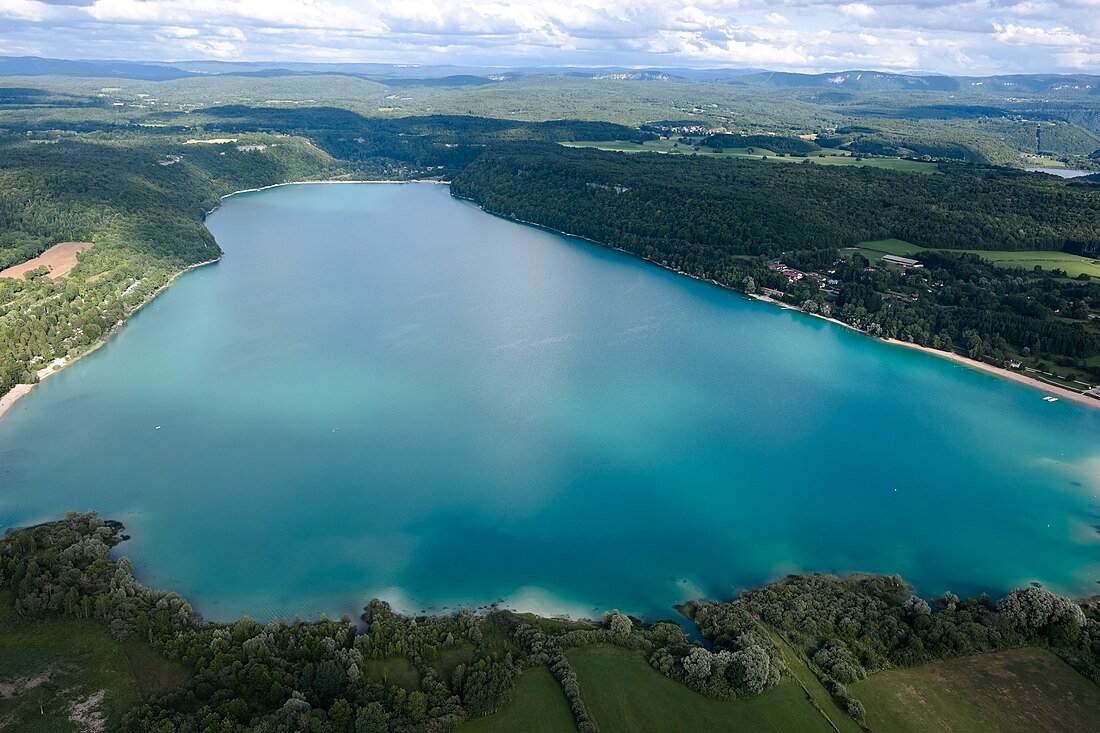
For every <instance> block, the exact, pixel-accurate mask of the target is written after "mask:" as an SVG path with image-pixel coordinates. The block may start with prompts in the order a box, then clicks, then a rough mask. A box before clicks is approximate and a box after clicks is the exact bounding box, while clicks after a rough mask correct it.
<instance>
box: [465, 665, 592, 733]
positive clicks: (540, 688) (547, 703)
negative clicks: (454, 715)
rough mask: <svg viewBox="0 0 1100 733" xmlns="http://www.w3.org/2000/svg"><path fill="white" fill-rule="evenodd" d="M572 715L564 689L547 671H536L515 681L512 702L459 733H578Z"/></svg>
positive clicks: (467, 725)
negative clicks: (562, 689)
mask: <svg viewBox="0 0 1100 733" xmlns="http://www.w3.org/2000/svg"><path fill="white" fill-rule="evenodd" d="M576 730H577V726H576V725H575V724H574V723H573V713H572V712H570V710H569V703H568V702H566V700H565V695H564V694H563V693H562V691H561V686H560V685H559V684H558V681H557V680H556V679H554V675H552V674H551V673H550V670H549V669H548V668H546V667H533V668H531V669H529V670H527V671H526V672H524V673H523V674H521V675H520V676H519V677H517V678H516V692H515V696H514V697H513V698H512V702H510V703H508V705H506V706H505V707H504V709H503V710H501V711H500V712H498V713H496V714H495V715H491V716H489V717H488V718H482V719H481V720H475V721H473V722H470V723H467V724H465V725H463V726H462V727H461V728H459V729H458V733H513V732H515V731H523V733H575V731H576Z"/></svg>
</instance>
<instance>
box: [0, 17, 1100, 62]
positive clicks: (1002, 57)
mask: <svg viewBox="0 0 1100 733" xmlns="http://www.w3.org/2000/svg"><path fill="white" fill-rule="evenodd" d="M1098 9H1100V0H863V2H848V3H845V4H840V5H836V4H833V3H826V2H824V1H823V0H783V2H782V3H781V4H776V3H775V2H774V1H773V0H632V1H631V0H558V1H557V2H546V1H545V0H475V1H473V2H464V1H463V0H401V1H400V2H396V1H395V0H50V2H42V1H41V0H0V27H2V28H3V32H2V33H0V42H2V44H3V45H2V47H0V51H2V50H5V49H12V52H13V53H18V52H20V50H22V49H34V52H35V53H40V54H43V55H53V56H62V57H75V58H96V57H104V56H109V57H112V58H119V57H123V58H139V59H140V58H146V59H147V58H149V57H150V54H151V53H156V54H159V56H160V58H163V59H165V60H170V59H173V58H174V59H180V58H193V57H195V56H205V57H212V58H225V59H232V58H239V59H245V60H269V59H274V60H294V59H327V60H342V61H384V62H415V63H433V62H435V63H456V64H463V63H466V64H478V65H481V64H485V65H514V64H530V65H537V64H549V65H563V64H589V65H597V64H604V65H662V66H676V65H694V64H707V65H712V64H713V65H729V66H745V65H752V66H770V67H773V68H789V69H796V70H822V71H827V70H838V69H841V68H845V67H850V66H859V67H861V68H883V69H922V70H927V71H940V72H945V73H966V74H974V73H991V72H1002V71H1004V72H1009V71H1012V72H1019V71H1055V70H1082V71H1092V72H1096V73H1100V63H1098V61H1097V55H1098V54H1100V41H1098V40H1096V39H1098V38H1100V13H1098V12H1097V10H1098ZM779 11H782V12H779ZM24 52H25V51H24Z"/></svg>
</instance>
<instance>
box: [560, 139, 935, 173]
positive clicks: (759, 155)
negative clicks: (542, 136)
mask: <svg viewBox="0 0 1100 733" xmlns="http://www.w3.org/2000/svg"><path fill="white" fill-rule="evenodd" d="M561 145H564V146H565V147H568V148H595V149H596V150H607V151H611V152H616V153H667V154H672V155H702V156H706V157H709V158H750V159H755V160H765V159H766V160H769V161H772V162H775V163H805V162H807V161H809V162H811V163H817V164H820V165H850V166H857V167H866V168H888V169H890V170H898V171H908V172H910V173H936V172H938V171H939V168H938V167H937V166H936V164H935V163H929V162H926V161H922V160H908V159H906V158H857V157H855V156H853V155H851V154H849V153H847V152H843V151H838V150H829V149H825V150H818V151H815V152H813V153H807V154H806V155H804V156H790V155H780V154H778V153H776V152H775V151H773V150H768V149H766V148H725V149H723V150H721V151H715V150H714V149H713V148H708V147H705V146H700V148H699V150H695V148H694V147H692V145H690V144H689V143H684V142H680V141H679V140H673V139H661V140H651V141H648V142H644V143H634V142H626V141H622V140H613V141H602V140H597V141H583V140H582V141H577V142H564V143H561Z"/></svg>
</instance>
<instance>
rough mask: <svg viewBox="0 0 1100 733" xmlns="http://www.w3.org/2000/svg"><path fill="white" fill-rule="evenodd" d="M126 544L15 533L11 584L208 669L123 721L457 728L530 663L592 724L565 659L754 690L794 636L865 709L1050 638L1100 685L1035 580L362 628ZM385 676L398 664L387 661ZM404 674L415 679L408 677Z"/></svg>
mask: <svg viewBox="0 0 1100 733" xmlns="http://www.w3.org/2000/svg"><path fill="white" fill-rule="evenodd" d="M125 539H127V537H126V536H125V535H124V534H123V527H122V525H121V524H119V523H118V522H114V521H105V520H103V519H101V518H100V517H99V516H98V515H96V514H95V513H88V514H77V513H70V514H68V515H67V516H66V517H65V518H64V519H62V520H59V521H56V522H48V523H45V524H41V525H36V526H33V527H27V528H23V529H15V530H9V531H8V532H7V534H6V535H5V537H4V539H3V540H2V541H0V589H4V590H6V591H9V592H11V593H13V595H14V599H15V600H14V603H15V607H16V612H17V613H19V614H21V615H23V616H27V617H55V616H66V617H70V618H74V619H93V620H95V621H96V622H98V623H101V624H103V625H105V626H106V627H107V628H108V629H109V630H110V632H111V634H113V635H114V636H115V637H116V638H118V639H138V640H143V641H145V642H147V643H149V644H150V645H151V646H152V647H153V649H155V650H156V651H157V652H158V653H159V654H161V655H163V656H164V657H165V658H167V659H169V660H173V661H175V662H177V663H179V664H182V665H183V667H184V668H186V669H187V670H188V671H189V672H190V673H191V676H190V678H189V680H188V681H187V682H186V683H185V684H184V685H183V686H182V687H181V688H180V689H178V690H176V691H173V692H170V693H168V694H165V695H161V696H157V697H152V698H149V699H146V700H145V702H144V703H143V704H141V705H139V706H137V707H135V708H134V709H132V710H130V711H129V712H128V713H127V714H126V716H125V718H124V720H123V724H122V728H121V729H122V730H124V731H134V732H135V733H137V732H138V731H143V732H144V731H163V732H165V733H167V732H169V731H173V732H179V733H183V732H185V731H186V732H189V731H264V732H269V733H274V732H279V733H282V732H284V731H313V732H315V733H389V732H391V731H392V732H394V733H398V732H400V733H416V732H420V731H425V732H427V731H447V730H452V729H454V728H455V727H457V726H459V725H460V724H462V723H463V722H464V721H467V720H470V719H476V718H480V717H484V716H487V715H491V714H492V713H494V712H496V711H498V710H500V709H501V708H502V707H503V706H505V705H506V704H507V703H508V702H509V700H510V699H511V697H512V694H513V690H514V680H515V677H516V676H517V675H519V674H520V673H521V672H523V671H524V670H527V669H530V668H533V667H540V666H541V667H544V668H548V669H549V670H550V671H551V672H552V674H553V675H554V677H555V678H556V679H557V680H558V682H559V684H560V686H561V690H562V694H563V695H564V697H565V699H566V700H567V701H568V702H569V706H570V709H571V711H572V714H573V716H574V719H575V722H576V725H577V729H578V730H579V731H581V733H592V732H594V731H597V730H598V726H597V724H596V723H595V721H594V720H593V719H592V718H591V716H590V714H589V711H588V710H587V708H586V706H585V703H584V701H583V700H582V699H581V696H580V692H579V688H578V685H577V677H576V673H575V671H574V670H573V668H572V666H571V664H570V661H569V659H568V658H567V656H566V655H565V652H566V651H567V650H570V649H576V648H578V647H584V646H588V645H593V644H605V645H615V646H619V647H623V648H626V649H630V650H633V651H635V652H637V653H641V654H644V656H645V658H646V659H648V660H649V663H650V665H652V667H653V668H654V669H656V670H658V671H659V672H661V673H662V674H664V675H666V676H667V677H670V678H671V679H673V680H676V681H678V682H679V683H681V684H684V685H686V686H688V687H690V688H691V689H693V690H695V691H697V692H699V693H701V694H703V695H706V696H708V697H712V698H717V699H730V698H747V697H752V696H755V695H758V694H761V693H762V692H764V691H766V690H768V689H770V688H772V687H774V686H775V685H777V684H778V683H779V682H780V681H781V680H783V679H786V678H788V677H789V675H790V674H791V673H790V671H789V669H788V667H787V666H786V663H785V662H784V658H783V655H782V653H781V650H780V647H779V646H778V644H779V640H782V643H783V644H791V645H793V646H794V647H795V648H797V649H798V650H799V652H800V653H801V654H803V655H804V656H805V658H806V659H807V660H809V661H808V664H809V666H810V669H812V670H813V671H814V674H816V675H817V676H818V677H819V678H820V680H821V682H822V683H823V684H824V685H825V687H826V689H828V690H829V693H830V694H831V695H832V696H833V697H834V698H835V699H836V701H837V702H838V703H839V704H841V706H842V709H844V710H846V711H847V712H848V714H849V715H851V716H852V717H853V718H854V719H855V720H857V721H859V720H862V718H863V705H862V703H861V702H860V701H859V700H857V699H855V698H854V697H852V696H851V694H850V693H849V691H848V685H851V684H853V683H855V682H858V681H859V680H862V679H864V678H866V677H867V676H868V675H871V674H874V673H875V672H877V671H880V670H884V669H888V668H896V667H907V666H913V665H918V664H921V663H924V662H927V661H930V660H937V659H953V658H957V657H961V656H966V655H972V654H975V653H979V652H986V651H991V650H996V649H1008V648H1014V647H1021V646H1036V647H1042V648H1047V649H1050V650H1051V651H1053V652H1054V653H1056V654H1057V655H1059V656H1061V657H1062V658H1063V659H1064V660H1066V661H1067V662H1069V664H1071V665H1072V666H1073V667H1075V668H1076V669H1077V670H1078V671H1080V672H1081V673H1082V674H1084V675H1086V676H1088V677H1090V678H1091V679H1092V680H1093V681H1095V682H1098V683H1100V613H1098V610H1097V608H1096V607H1095V606H1094V605H1090V604H1085V605H1081V604H1078V603H1076V602H1074V601H1071V600H1068V599H1066V598H1062V597H1060V596H1057V595H1054V594H1052V593H1049V592H1048V591H1046V590H1044V589H1042V588H1040V587H1038V586H1030V587H1028V588H1026V589H1017V590H1014V591H1012V592H1011V593H1009V594H1007V595H1006V596H1004V597H1003V598H1001V599H1000V600H997V601H994V600H993V599H992V598H990V597H988V596H982V597H980V598H976V599H965V600H964V599H960V598H958V597H957V596H955V595H954V594H952V593H945V594H944V595H943V596H941V597H938V598H934V599H931V600H925V599H922V598H920V597H917V596H915V595H913V593H912V588H910V587H909V586H908V585H906V583H905V582H904V581H903V580H902V579H901V578H900V577H898V576H893V577H884V576H863V575H854V576H849V577H836V576H827V575H812V576H789V577H788V578H786V579H784V580H782V581H779V582H778V583H775V584H772V585H768V586H764V587H762V588H758V589H755V590H749V591H745V592H743V593H742V594H741V595H740V597H738V598H736V599H733V600H731V601H728V602H713V601H706V602H704V601H697V602H690V603H687V604H685V605H684V606H682V607H681V609H680V610H681V612H682V613H683V614H684V619H683V623H684V624H685V625H687V624H688V622H689V621H690V624H691V625H692V626H693V627H694V634H693V635H694V636H695V637H696V639H697V640H694V641H693V640H691V639H690V638H689V637H688V635H687V634H686V633H685V630H684V628H683V627H682V626H681V625H680V624H678V623H676V622H670V621H658V622H643V621H642V620H640V619H636V618H632V617H629V616H626V615H623V614H620V613H618V612H613V613H608V614H605V615H604V617H603V618H602V619H601V620H597V621H584V620H577V621H567V620H560V619H547V618H541V617H538V616H533V615H530V614H518V613H513V612H510V611H506V610H501V609H495V608H492V609H490V610H488V611H487V612H484V613H477V614H474V613H471V612H470V611H460V612H458V613H455V614H452V615H449V616H417V617H410V616H404V615H401V614H399V613H396V612H394V611H393V609H392V608H390V606H389V605H388V604H386V603H384V602H382V601H379V600H372V601H371V602H370V603H369V604H368V605H367V606H366V607H365V608H364V612H363V614H362V617H361V618H360V619H359V620H358V622H357V621H355V620H353V619H351V618H350V617H348V616H344V617H343V618H341V619H339V620H331V619H327V618H321V619H319V620H312V621H302V620H299V619H294V620H293V621H279V620H276V621H271V622H268V623H265V624H261V623H258V622H257V621H254V620H252V619H250V618H247V617H245V618H241V619H238V620H236V621H233V622H231V623H209V622H205V621H203V619H202V618H200V617H199V616H198V615H197V614H196V613H195V611H194V610H193V609H192V607H191V606H190V604H188V603H187V601H186V600H185V599H184V598H182V597H180V596H179V595H177V594H175V593H171V592H166V591H158V590H152V589H149V588H147V587H145V586H144V585H142V584H141V583H140V582H138V581H137V580H136V579H135V578H134V576H133V570H132V567H131V565H130V563H129V561H128V560H126V559H125V558H123V559H121V560H117V561H116V560H114V559H112V557H111V552H112V550H114V549H116V548H117V546H118V545H119V543H121V542H122V541H123V540H125ZM386 670H389V671H388V672H387V671H386ZM400 670H407V672H406V673H403V674H398V672H399V671H400Z"/></svg>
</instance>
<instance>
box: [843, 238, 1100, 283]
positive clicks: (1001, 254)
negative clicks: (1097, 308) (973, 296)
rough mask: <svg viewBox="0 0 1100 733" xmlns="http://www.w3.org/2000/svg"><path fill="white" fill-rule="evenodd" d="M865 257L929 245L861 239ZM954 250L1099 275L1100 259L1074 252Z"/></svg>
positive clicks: (915, 251) (1004, 262)
mask: <svg viewBox="0 0 1100 733" xmlns="http://www.w3.org/2000/svg"><path fill="white" fill-rule="evenodd" d="M856 246H857V248H858V249H859V251H860V252H862V253H863V256H864V257H866V258H867V259H869V260H871V261H872V262H873V261H874V260H876V259H878V258H879V257H882V255H884V254H891V255H901V256H903V257H904V256H907V255H912V256H916V255H919V254H920V253H921V252H924V251H925V250H927V249H931V248H929V247H921V246H919V245H916V244H910V243H909V242H906V241H903V240H901V239H881V240H878V241H875V242H860V243H859V244H858V245H856ZM950 251H952V252H970V253H973V254H976V255H978V256H979V257H982V258H984V259H986V260H989V261H990V262H992V263H993V264H994V265H1000V266H1002V267H1023V268H1025V269H1028V270H1030V269H1032V268H1033V267H1035V266H1036V265H1038V266H1039V267H1041V268H1043V269H1044V270H1054V269H1059V270H1065V271H1066V274H1067V275H1068V276H1069V277H1077V276H1078V275H1080V274H1081V273H1083V272H1084V273H1087V274H1089V275H1090V276H1092V277H1096V278H1100V260H1094V259H1091V258H1089V257H1081V256H1079V255H1071V254H1067V253H1065V252H1036V251H1027V252H1007V251H1003V250H980V249H962V250H957V249H956V250H950Z"/></svg>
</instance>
